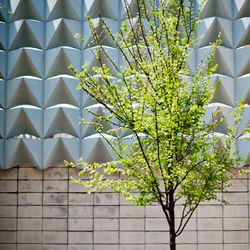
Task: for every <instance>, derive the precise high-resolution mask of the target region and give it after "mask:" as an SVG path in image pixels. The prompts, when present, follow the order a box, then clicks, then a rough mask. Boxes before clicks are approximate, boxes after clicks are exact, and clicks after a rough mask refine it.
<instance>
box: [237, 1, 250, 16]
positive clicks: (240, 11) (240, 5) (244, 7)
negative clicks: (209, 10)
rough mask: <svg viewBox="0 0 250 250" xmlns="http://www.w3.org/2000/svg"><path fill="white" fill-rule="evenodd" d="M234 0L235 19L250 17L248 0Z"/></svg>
mask: <svg viewBox="0 0 250 250" xmlns="http://www.w3.org/2000/svg"><path fill="white" fill-rule="evenodd" d="M234 2H235V11H234V13H235V16H236V19H238V18H243V17H250V1H249V0H236V1H234Z"/></svg>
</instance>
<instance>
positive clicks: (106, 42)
mask: <svg viewBox="0 0 250 250" xmlns="http://www.w3.org/2000/svg"><path fill="white" fill-rule="evenodd" d="M103 19H104V21H105V22H106V24H107V25H108V26H109V27H110V29H111V30H113V31H114V32H118V26H117V21H115V20H111V19H107V18H103ZM92 22H93V25H94V27H95V29H96V33H97V35H98V37H99V41H100V43H101V44H102V45H103V46H109V47H115V43H114V41H113V40H112V39H111V37H110V35H109V34H108V32H107V31H106V30H105V29H104V28H103V22H102V21H101V20H100V18H95V19H93V20H92ZM84 33H85V34H86V37H89V39H88V40H87V42H88V44H89V45H90V47H94V46H96V45H97V43H96V41H94V38H93V34H91V30H90V27H89V25H88V22H85V23H84ZM85 48H86V47H85Z"/></svg>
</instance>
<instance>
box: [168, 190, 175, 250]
mask: <svg viewBox="0 0 250 250" xmlns="http://www.w3.org/2000/svg"><path fill="white" fill-rule="evenodd" d="M174 209H175V204H174V193H173V191H170V193H169V218H170V225H169V236H170V250H176V233H175V211H174Z"/></svg>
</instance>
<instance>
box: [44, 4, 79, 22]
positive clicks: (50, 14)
mask: <svg viewBox="0 0 250 250" xmlns="http://www.w3.org/2000/svg"><path fill="white" fill-rule="evenodd" d="M46 7H47V21H51V20H55V19H58V18H68V19H73V20H81V10H82V6H81V0H46Z"/></svg>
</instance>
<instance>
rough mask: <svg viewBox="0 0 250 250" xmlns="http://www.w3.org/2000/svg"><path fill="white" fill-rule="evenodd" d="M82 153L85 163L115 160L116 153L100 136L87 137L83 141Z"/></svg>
mask: <svg viewBox="0 0 250 250" xmlns="http://www.w3.org/2000/svg"><path fill="white" fill-rule="evenodd" d="M106 136H107V138H111V136H109V135H106ZM82 151H83V154H82V155H83V161H87V162H89V163H93V162H98V163H102V162H108V161H112V160H114V159H115V155H114V152H113V151H112V150H111V148H110V147H109V146H108V144H107V142H106V141H105V140H104V139H103V138H102V136H101V135H99V134H95V135H91V136H88V137H85V138H84V139H83V140H82Z"/></svg>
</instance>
